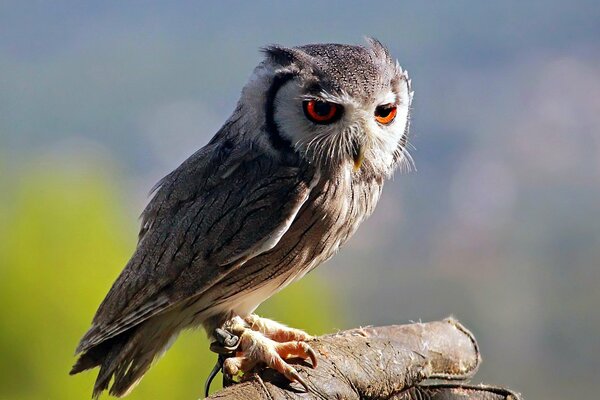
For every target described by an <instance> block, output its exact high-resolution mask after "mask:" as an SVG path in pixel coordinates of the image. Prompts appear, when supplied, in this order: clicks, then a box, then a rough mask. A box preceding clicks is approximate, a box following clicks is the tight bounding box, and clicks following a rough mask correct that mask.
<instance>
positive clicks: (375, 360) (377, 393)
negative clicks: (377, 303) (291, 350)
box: [209, 319, 519, 400]
mask: <svg viewBox="0 0 600 400" xmlns="http://www.w3.org/2000/svg"><path fill="white" fill-rule="evenodd" d="M310 345H311V347H312V348H313V349H314V350H315V351H316V352H317V354H318V360H319V364H318V367H317V368H316V369H312V368H311V366H310V365H309V364H308V363H304V362H300V363H299V364H295V368H296V369H297V371H298V372H299V374H300V375H301V376H302V377H303V378H304V379H305V380H306V382H307V383H308V386H309V388H310V391H309V392H306V391H304V389H303V388H302V386H300V385H299V384H297V383H290V382H289V381H287V380H286V379H285V378H283V377H282V376H281V375H278V374H277V373H276V372H274V371H272V370H270V369H264V370H262V371H259V372H257V373H255V374H252V375H251V376H250V377H248V379H245V380H244V381H243V382H241V383H238V384H234V385H231V386H228V387H226V388H224V389H223V390H221V391H219V392H217V393H215V394H213V395H212V396H210V397H209V399H220V400H229V399H249V400H262V399H265V400H266V399H269V400H279V399H357V400H358V399H365V398H367V399H382V400H383V399H386V400H391V399H394V400H410V399H422V398H427V399H432V400H433V399H440V400H441V399H488V400H492V399H494V400H496V399H498V400H499V399H518V398H519V397H518V395H517V394H515V393H513V392H510V391H508V390H506V389H501V388H494V387H489V386H469V385H465V384H461V383H460V382H458V383H448V382H446V383H444V384H422V382H423V381H425V380H431V379H435V380H444V381H464V380H466V379H469V378H471V377H472V376H473V375H474V374H475V372H476V371H477V368H478V367H479V363H480V361H481V358H480V354H479V349H478V347H477V342H476V341H475V338H474V337H473V335H472V334H471V332H469V331H468V330H467V329H466V328H465V327H463V326H462V325H461V324H460V323H459V322H458V321H456V320H454V319H445V320H443V321H436V322H429V323H415V324H410V325H394V326H386V327H377V328H372V327H369V328H360V329H352V330H348V331H344V332H340V333H337V334H333V335H325V336H321V337H318V338H316V339H314V340H313V341H311V342H310Z"/></svg>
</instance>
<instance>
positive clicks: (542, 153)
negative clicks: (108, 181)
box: [0, 0, 600, 399]
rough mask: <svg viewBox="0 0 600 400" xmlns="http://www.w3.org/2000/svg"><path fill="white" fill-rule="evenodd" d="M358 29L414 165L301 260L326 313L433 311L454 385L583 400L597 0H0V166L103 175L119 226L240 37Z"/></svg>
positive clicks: (246, 70)
mask: <svg viewBox="0 0 600 400" xmlns="http://www.w3.org/2000/svg"><path fill="white" fill-rule="evenodd" d="M365 36H373V37H376V38H378V39H379V40H380V41H382V42H383V43H384V44H386V45H387V46H388V47H389V49H390V51H391V53H392V54H393V55H394V56H395V57H397V58H398V60H399V61H400V64H401V65H402V66H403V67H405V68H406V69H407V70H408V71H409V74H410V76H411V77H412V80H413V87H414V90H415V98H414V104H413V108H414V109H413V114H412V116H413V120H412V131H411V136H410V141H411V143H412V144H413V145H414V147H415V150H413V151H412V154H413V157H414V159H415V162H416V166H417V171H416V172H415V171H413V172H411V173H408V174H400V173H398V174H396V176H395V178H394V180H393V181H391V182H389V183H388V184H387V186H386V188H385V189H384V194H383V197H382V200H381V202H380V205H379V207H378V209H377V211H376V212H375V214H374V215H373V217H372V218H371V219H370V220H369V221H368V222H367V223H365V225H364V226H363V227H362V228H361V229H360V230H359V232H358V233H357V234H356V236H355V237H354V238H353V239H352V240H351V242H350V243H349V244H348V245H347V246H346V248H344V249H343V250H342V251H341V252H340V254H339V255H338V256H336V257H335V258H334V259H333V260H331V261H330V262H328V263H327V264H326V265H324V266H322V267H321V268H319V269H318V270H317V271H316V272H315V273H314V274H316V275H317V276H319V277H320V279H322V280H323V281H324V282H326V283H327V285H328V286H329V287H331V291H332V292H333V293H334V294H335V298H336V299H337V300H336V301H337V302H338V303H339V304H340V305H341V307H340V308H341V309H342V310H343V311H344V312H345V313H346V316H345V320H346V321H347V322H346V325H344V326H340V328H349V327H351V326H357V325H367V324H392V323H401V322H408V321H410V320H419V319H423V320H430V319H439V318H442V317H445V316H447V315H449V314H453V315H455V316H456V317H457V318H458V319H460V320H461V321H463V322H464V323H465V324H466V325H467V326H469V327H470V328H471V329H473V331H474V332H475V334H476V336H477V337H478V339H479V342H480V346H481V349H482V352H483V357H484V362H483V365H482V367H481V369H480V372H479V374H478V376H477V378H476V380H475V381H477V382H479V381H485V382H486V383H493V384H499V385H506V386H509V387H511V388H514V389H516V390H518V391H521V392H523V394H524V395H525V396H526V398H545V399H554V398H555V399H562V398H593V397H594V396H596V395H597V390H596V389H595V388H594V385H595V383H596V382H595V380H596V379H597V377H598V372H599V371H600V360H599V357H600V341H599V340H598V337H600V311H598V308H599V306H600V291H599V290H598V288H599V287H600V5H599V4H598V2H597V1H556V0H547V1H529V2H526V3H525V2H520V1H504V2H480V1H452V2H441V1H430V2H422V1H401V2H400V1H399V2H391V1H387V2H366V1H365V2H355V1H329V2H316V1H315V2H313V1H290V2H274V1H253V2H251V1H219V2H201V1H173V2H155V1H145V2H141V1H139V2H137V1H131V2H119V1H107V2H100V1H94V2H81V1H72V2H64V1H56V2H54V1H53V2H50V1H29V2H21V1H2V2H0V174H3V175H4V178H3V179H4V182H11V181H13V182H14V181H18V180H19V179H20V176H21V174H22V173H24V172H23V171H27V170H29V169H31V168H34V167H35V166H36V165H38V166H39V165H41V166H43V167H44V168H47V169H49V171H52V170H53V168H55V167H56V169H57V171H58V170H63V169H64V168H65V167H66V168H70V169H73V170H77V169H78V168H106V169H107V170H110V174H111V175H110V176H111V178H112V179H114V180H115V184H116V185H117V186H118V188H119V190H120V191H121V192H122V193H123V196H122V200H123V202H124V203H126V204H125V206H126V207H127V210H128V211H130V212H129V213H128V214H127V216H126V218H130V219H131V221H132V222H131V223H135V219H136V217H137V215H138V213H139V211H140V210H141V208H142V207H143V205H144V204H145V202H146V201H147V197H146V194H147V192H148V190H149V189H150V188H151V187H152V185H153V184H154V183H155V182H156V181H157V180H158V179H160V177H162V176H163V175H165V174H166V173H168V172H169V171H170V170H172V169H173V168H175V167H176V166H177V165H178V164H179V163H180V162H181V161H183V160H184V159H185V158H186V157H187V156H189V155H190V154H192V153H193V152H194V150H195V149H197V148H199V147H201V146H203V145H204V144H206V143H207V141H208V140H209V139H210V138H211V137H212V135H213V134H214V133H215V132H216V130H217V129H218V128H219V127H220V125H221V124H222V123H223V122H224V121H225V119H226V118H227V117H228V116H229V115H230V113H231V112H232V111H233V108H234V106H235V102H236V101H237V97H238V95H239V92H240V90H241V88H242V86H243V85H244V83H245V81H246V80H247V78H248V77H249V75H250V73H251V71H252V69H253V67H254V66H255V65H256V64H257V63H258V62H259V61H260V60H261V54H260V52H259V49H260V48H261V47H262V46H265V45H267V44H272V43H279V44H283V45H299V44H306V43H314V42H343V43H363V37H365ZM49 160H50V161H49ZM7 185H8V184H7ZM7 187H9V186H7ZM2 196H8V195H7V194H6V193H5V194H4V195H0V199H2Z"/></svg>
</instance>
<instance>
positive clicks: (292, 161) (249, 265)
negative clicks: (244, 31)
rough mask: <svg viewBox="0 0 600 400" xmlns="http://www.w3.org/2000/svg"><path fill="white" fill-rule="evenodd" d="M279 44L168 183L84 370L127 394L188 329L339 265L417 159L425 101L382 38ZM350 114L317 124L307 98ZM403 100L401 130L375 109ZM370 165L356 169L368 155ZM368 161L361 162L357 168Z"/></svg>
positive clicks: (85, 354) (100, 384)
mask: <svg viewBox="0 0 600 400" xmlns="http://www.w3.org/2000/svg"><path fill="white" fill-rule="evenodd" d="M369 44H370V46H369V47H363V46H348V45H337V44H326V45H307V46H301V47H296V48H283V47H278V46H273V47H269V48H267V49H266V50H265V54H266V59H265V61H263V62H262V63H261V64H260V65H259V66H258V67H257V68H256V70H255V72H254V75H253V76H252V78H251V79H250V81H249V83H248V84H247V85H246V87H245V88H244V90H243V92H242V96H241V99H240V101H239V103H238V105H237V108H236V110H235V111H234V113H233V115H232V116H231V117H230V118H229V120H228V121H227V122H226V123H225V125H224V126H223V127H222V128H221V129H220V130H219V132H217V134H216V135H215V137H214V138H213V139H212V140H211V141H210V143H209V144H208V145H207V146H205V147H204V148H202V149H200V150H199V151H197V152H196V153H195V154H194V155H192V156H191V157H190V158H189V159H188V160H186V161H185V162H184V163H183V164H182V165H181V166H179V167H178V168H177V169H176V170H174V171H173V172H172V173H170V174H169V175H167V176H166V177H165V178H164V179H163V180H161V182H159V184H158V185H157V189H156V193H155V195H154V197H153V198H152V200H151V201H150V203H149V204H148V206H147V207H146V209H145V210H144V212H143V214H142V228H141V231H140V235H139V242H138V246H137V249H136V251H135V253H134V254H133V256H132V258H131V260H130V261H129V262H128V264H127V266H126V267H125V269H124V270H123V272H122V273H121V275H120V276H119V277H118V279H117V280H116V282H115V283H114V284H113V286H112V288H111V290H110V291H109V293H108V295H107V296H106V298H105V299H104V301H103V302H102V304H101V305H100V307H99V309H98V311H97V313H96V315H95V317H94V320H93V323H92V327H91V328H90V330H89V331H88V332H87V333H86V334H85V335H84V337H83V338H82V340H81V342H80V344H79V347H78V348H77V352H78V353H81V356H80V358H79V360H78V361H77V363H76V365H75V366H74V367H73V370H72V371H71V372H72V373H77V372H80V371H83V370H85V369H89V368H93V367H96V366H100V372H99V375H98V379H97V381H96V385H95V387H94V396H97V395H99V393H101V392H102V391H103V390H105V389H107V388H108V386H109V383H110V380H111V378H113V379H114V381H113V385H112V387H111V389H110V392H111V394H113V395H117V396H121V395H124V394H126V393H127V392H128V391H129V390H130V389H131V388H132V387H133V386H134V385H135V383H136V382H137V381H138V380H139V379H140V378H141V377H142V376H143V374H144V373H145V372H146V371H147V369H148V368H149V367H150V364H151V362H152V361H153V360H154V358H155V357H156V356H157V355H159V354H160V353H161V352H162V351H163V350H164V349H165V348H166V347H167V346H168V343H169V341H170V340H171V339H172V338H174V337H175V336H176V334H177V333H178V332H179V331H180V330H181V329H184V328H187V327H191V326H196V325H199V324H202V325H203V326H204V327H205V328H206V329H207V331H208V332H209V334H210V333H212V330H213V329H214V328H215V327H218V326H220V325H222V324H223V323H224V322H225V321H226V320H228V319H230V318H231V317H233V316H235V315H240V316H245V315H247V314H249V313H251V312H252V311H253V310H254V309H255V308H256V307H257V306H258V305H259V304H260V303H261V302H262V301H264V300H265V299H267V298H268V297H270V296H271V295H272V294H273V293H275V292H277V291H278V290H280V289H281V288H283V287H285V286H286V285H287V284H289V283H290V282H292V281H294V280H295V279H298V278H300V277H302V276H303V275H304V274H305V273H306V272H308V271H309V270H311V269H313V268H314V267H316V266H317V265H319V264H320V263H322V262H323V261H325V260H327V259H328V258H330V257H331V256H332V255H333V254H334V253H335V252H336V251H337V250H338V248H339V247H340V245H342V244H343V243H344V242H345V241H346V240H347V239H348V238H349V236H350V235H352V234H353V233H354V231H355V230H356V229H357V227H358V225H359V224H360V223H361V222H362V221H363V220H364V219H365V218H366V217H367V216H368V215H369V214H371V212H372V211H373V209H374V207H375V205H376V203H377V200H378V198H379V195H380V193H381V189H382V186H383V181H384V179H385V178H386V177H388V176H389V175H390V174H391V173H392V172H393V171H394V169H395V168H396V167H397V166H398V165H400V164H403V163H404V164H406V165H409V163H410V161H411V160H410V156H409V155H408V153H407V152H406V150H405V145H406V132H407V130H408V110H409V106H410V101H411V98H412V93H411V92H410V88H409V81H408V78H407V75H406V73H405V72H403V71H402V69H401V68H400V67H399V66H398V64H397V63H396V62H395V61H393V60H392V59H391V58H390V56H389V54H388V52H387V50H386V49H385V48H384V47H383V46H382V45H381V44H380V43H379V42H377V41H374V40H370V41H369ZM307 99H317V100H319V101H321V100H322V101H327V102H331V103H335V104H339V105H340V108H341V109H343V114H341V117H340V120H339V121H336V122H334V123H331V124H328V125H320V124H315V123H313V122H311V121H309V120H308V119H307V118H306V117H305V116H304V115H303V111H302V104H303V102H305V101H307ZM387 103H390V104H394V105H395V106H397V109H398V114H397V116H396V120H394V122H393V123H391V124H389V125H385V126H384V125H382V124H378V123H377V122H376V121H375V120H374V119H373V113H374V110H375V108H376V107H377V106H379V105H381V104H387ZM358 149H360V152H361V154H363V153H364V161H362V159H361V162H360V163H359V167H358V168H356V165H355V164H356V163H357V161H356V158H357V152H358V151H359V150H358ZM353 157H354V158H353Z"/></svg>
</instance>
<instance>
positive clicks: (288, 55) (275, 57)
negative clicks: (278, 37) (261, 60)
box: [261, 44, 296, 67]
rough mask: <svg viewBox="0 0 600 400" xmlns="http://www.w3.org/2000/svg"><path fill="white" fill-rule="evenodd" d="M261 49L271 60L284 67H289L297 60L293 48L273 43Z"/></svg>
mask: <svg viewBox="0 0 600 400" xmlns="http://www.w3.org/2000/svg"><path fill="white" fill-rule="evenodd" d="M261 50H262V52H263V53H264V54H265V56H267V58H268V59H269V60H271V61H272V62H274V63H276V64H279V65H281V66H282V67H287V66H288V65H290V64H293V63H294V62H296V56H295V54H294V50H293V49H290V48H287V47H283V46H279V45H277V44H273V45H270V46H267V47H263V48H262V49H261Z"/></svg>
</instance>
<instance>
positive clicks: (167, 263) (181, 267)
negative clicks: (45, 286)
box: [77, 141, 312, 352]
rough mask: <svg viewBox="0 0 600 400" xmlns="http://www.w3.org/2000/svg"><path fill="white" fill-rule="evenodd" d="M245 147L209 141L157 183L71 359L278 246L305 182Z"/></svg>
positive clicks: (298, 171) (304, 176) (297, 172)
mask: <svg viewBox="0 0 600 400" xmlns="http://www.w3.org/2000/svg"><path fill="white" fill-rule="evenodd" d="M247 147H248V148H247V149H246V150H239V149H235V148H234V146H232V144H231V142H230V141H225V142H217V143H212V142H211V143H210V144H209V145H207V146H206V147H204V148H203V149H201V150H199V151H198V152H197V153H196V154H194V155H193V156H192V157H190V158H189V159H188V160H186V161H185V162H184V163H183V164H182V165H181V166H180V167H179V168H177V169H176V170H174V171H173V172H172V173H171V174H169V175H167V176H166V177H165V178H164V179H163V180H162V181H161V182H160V183H159V187H158V190H157V191H156V194H155V195H154V197H153V199H152V200H151V201H150V203H149V204H148V206H147V207H146V209H145V210H144V213H143V214H142V229H141V231H140V239H139V242H138V246H137V249H136V251H135V253H134V255H133V256H132V258H131V260H130V261H129V263H128V264H127V266H126V267H125V269H124V270H123V272H122V273H121V275H120V276H119V277H118V278H117V280H116V282H115V283H114V284H113V286H112V288H111V289H110V291H109V293H108V295H107V296H106V298H105V299H104V301H103V302H102V304H101V305H100V307H99V309H98V311H97V313H96V316H95V317H94V320H93V324H92V327H91V328H90V330H89V331H88V332H87V333H86V334H85V335H84V337H83V338H82V340H81V342H80V344H79V347H78V349H77V352H82V351H86V350H88V349H90V348H91V347H93V346H95V345H97V344H99V343H101V342H103V341H105V340H107V339H110V338H111V337H114V336H115V335H118V334H119V333H122V332H124V331H126V330H127V329H129V328H131V327H133V326H135V325H137V324H139V323H141V322H143V321H145V320H146V319H148V318H150V317H152V316H153V315H156V314H158V313H160V312H162V311H164V310H166V309H168V308H170V307H172V306H174V305H177V304H180V303H181V302H182V301H184V300H186V299H189V298H191V297H194V296H198V295H200V294H202V293H203V292H205V291H206V290H208V289H209V288H210V287H212V286H213V285H214V284H215V283H216V282H218V281H219V280H221V279H222V278H223V277H224V276H226V275H227V274H228V273H230V272H231V271H232V270H234V269H236V268H240V266H242V265H243V263H244V262H245V261H246V260H248V259H249V258H252V257H254V256H256V255H258V254H260V253H263V252H265V251H268V250H270V249H271V248H273V247H274V246H275V245H276V244H277V242H278V241H279V239H280V238H281V237H282V236H283V234H284V233H285V232H286V231H287V229H288V228H289V226H290V225H291V223H292V221H293V220H294V217H295V216H296V213H297V212H298V210H299V209H300V207H301V206H302V204H303V203H304V202H305V201H306V199H307V198H308V195H309V193H310V190H311V187H312V183H311V178H309V177H308V175H309V174H308V172H307V171H306V170H304V169H302V168H300V167H297V166H286V165H282V164H281V163H279V162H277V161H276V160H274V159H273V158H272V157H270V156H268V155H265V154H262V153H259V152H258V151H256V150H251V146H247ZM242 268H243V267H242Z"/></svg>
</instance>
